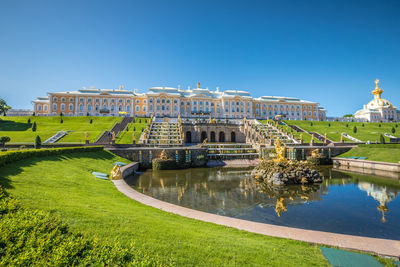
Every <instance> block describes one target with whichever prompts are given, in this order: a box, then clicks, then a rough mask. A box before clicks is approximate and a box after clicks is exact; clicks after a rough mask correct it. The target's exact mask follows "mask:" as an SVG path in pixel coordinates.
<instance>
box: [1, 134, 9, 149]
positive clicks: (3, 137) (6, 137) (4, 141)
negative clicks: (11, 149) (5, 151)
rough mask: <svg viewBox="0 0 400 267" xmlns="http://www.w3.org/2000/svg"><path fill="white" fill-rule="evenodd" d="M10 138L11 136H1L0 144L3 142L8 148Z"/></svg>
mask: <svg viewBox="0 0 400 267" xmlns="http://www.w3.org/2000/svg"><path fill="white" fill-rule="evenodd" d="M10 140H11V138H10V137H9V136H1V137H0V144H2V145H3V147H4V148H6V143H8V142H10Z"/></svg>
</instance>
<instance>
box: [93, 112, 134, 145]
mask: <svg viewBox="0 0 400 267" xmlns="http://www.w3.org/2000/svg"><path fill="white" fill-rule="evenodd" d="M133 119H134V118H133V117H124V118H123V119H122V120H121V122H119V123H116V124H115V125H114V126H113V127H112V128H111V130H110V131H104V132H103V134H102V135H101V136H100V137H99V138H98V139H97V140H96V142H95V143H96V144H102V145H104V144H110V143H111V141H112V133H114V134H115V136H117V135H118V134H119V133H120V132H122V131H123V130H125V128H126V127H127V126H128V124H129V123H131V122H132V121H133Z"/></svg>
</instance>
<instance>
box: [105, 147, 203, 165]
mask: <svg viewBox="0 0 400 267" xmlns="http://www.w3.org/2000/svg"><path fill="white" fill-rule="evenodd" d="M106 149H107V150H108V151H110V152H111V153H113V154H115V155H117V156H120V157H123V158H126V159H128V160H130V161H134V162H138V163H139V167H140V169H148V168H151V163H152V161H153V159H156V158H159V157H160V154H161V152H162V151H163V150H165V152H166V154H167V157H168V158H170V159H175V160H177V161H182V160H184V161H185V162H190V163H191V164H190V167H203V166H205V165H206V163H207V149H206V148H201V147H194V148H186V147H175V148H173V147H172V148H153V147H140V148H136V147H135V148H129V149H127V148H113V147H109V148H106Z"/></svg>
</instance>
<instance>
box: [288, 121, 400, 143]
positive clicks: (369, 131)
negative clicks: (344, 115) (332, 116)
mask: <svg viewBox="0 0 400 267" xmlns="http://www.w3.org/2000/svg"><path fill="white" fill-rule="evenodd" d="M285 122H286V123H287V124H289V125H297V126H299V127H300V128H302V129H304V130H306V131H308V132H317V133H319V134H321V135H324V134H325V133H326V135H327V137H328V138H329V139H331V140H332V141H335V142H340V136H341V133H343V132H345V133H347V134H348V135H350V136H353V137H355V138H357V139H359V140H361V141H363V142H367V141H368V140H369V141H371V142H375V141H376V140H377V141H378V142H379V141H380V135H381V134H384V133H388V134H391V135H393V136H396V137H399V136H400V127H399V123H378V122H365V123H362V122H340V121H312V122H311V121H285ZM311 123H312V125H311ZM329 125H331V126H329ZM346 125H347V127H346ZM363 125H364V126H363ZM379 125H381V126H380V127H379ZM396 125H397V127H396ZM354 126H356V128H357V132H356V133H354V132H353V128H354ZM393 127H394V128H395V131H396V132H395V133H394V134H393V133H392V128H393ZM385 140H386V142H389V141H390V140H389V138H387V137H385ZM344 141H345V142H353V141H352V140H350V139H347V138H344Z"/></svg>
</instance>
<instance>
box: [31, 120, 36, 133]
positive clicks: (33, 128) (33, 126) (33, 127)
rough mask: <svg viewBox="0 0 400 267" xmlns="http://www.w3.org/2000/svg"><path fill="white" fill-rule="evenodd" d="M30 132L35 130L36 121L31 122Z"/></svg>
mask: <svg viewBox="0 0 400 267" xmlns="http://www.w3.org/2000/svg"><path fill="white" fill-rule="evenodd" d="M32 132H36V121H34V122H33V124H32Z"/></svg>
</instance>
